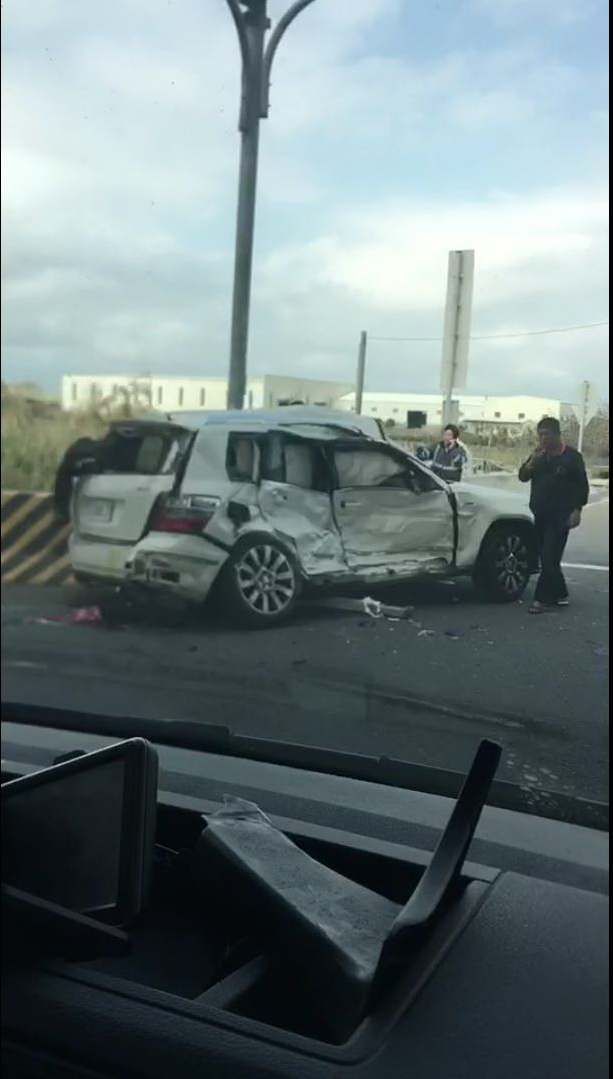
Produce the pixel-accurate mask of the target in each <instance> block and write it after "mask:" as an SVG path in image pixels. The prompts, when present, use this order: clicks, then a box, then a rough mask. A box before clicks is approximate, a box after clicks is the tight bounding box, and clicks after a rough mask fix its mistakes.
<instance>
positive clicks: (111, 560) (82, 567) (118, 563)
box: [68, 533, 134, 584]
mask: <svg viewBox="0 0 613 1079" xmlns="http://www.w3.org/2000/svg"><path fill="white" fill-rule="evenodd" d="M133 546H134V545H133V544H120V543H96V542H95V541H94V540H88V539H83V538H82V537H80V536H78V535H75V534H74V533H73V534H72V535H71V537H70V540H69V542H68V550H69V554H70V562H71V565H72V568H73V570H74V571H75V573H79V574H82V575H83V576H84V577H92V578H96V580H99V581H109V582H111V583H114V584H120V583H121V582H122V581H124V580H125V579H126V563H127V562H128V560H129V558H130V555H131V553H132V550H133Z"/></svg>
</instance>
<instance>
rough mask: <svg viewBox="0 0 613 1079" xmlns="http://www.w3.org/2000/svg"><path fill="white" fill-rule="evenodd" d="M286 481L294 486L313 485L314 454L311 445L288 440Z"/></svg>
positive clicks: (309, 486)
mask: <svg viewBox="0 0 613 1079" xmlns="http://www.w3.org/2000/svg"><path fill="white" fill-rule="evenodd" d="M285 482H286V483H291V484H292V485H293V486H294V487H308V488H312V486H313V454H312V450H311V447H310V446H306V445H302V444H300V443H298V442H288V443H287V444H286V446H285Z"/></svg>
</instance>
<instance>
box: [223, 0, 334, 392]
mask: <svg viewBox="0 0 613 1079" xmlns="http://www.w3.org/2000/svg"><path fill="white" fill-rule="evenodd" d="M226 3H227V5H228V7H229V9H230V14H231V16H232V18H233V20H234V25H235V27H236V33H237V35H238V43H239V46H240V51H241V64H242V82H241V105H240V115H239V122H238V129H239V131H240V134H241V152H240V164H239V173H238V205H237V211H236V241H235V247H234V285H233V290H232V325H231V331H230V369H229V373H228V402H227V403H228V408H233V409H234V408H236V409H241V408H242V407H243V404H244V400H245V390H246V386H247V346H248V341H249V308H250V303H251V273H252V265H253V237H254V230H255V203H256V191H257V177H258V148H259V138H260V120H263V119H265V118H266V117H267V116H268V111H269V104H270V102H269V92H270V73H271V69H272V62H273V59H274V56H275V53H276V51H277V48H278V45H279V42H280V41H281V38H282V37H283V34H284V33H285V31H286V30H287V28H288V26H289V25H290V23H292V22H293V21H294V19H295V18H296V16H297V15H299V14H300V12H301V11H303V10H304V8H306V7H308V6H309V4H312V3H313V0H296V2H295V3H293V4H292V5H291V7H290V8H288V10H287V11H286V12H285V14H284V15H283V16H282V17H281V18H280V19H279V21H278V23H277V25H276V26H275V28H274V30H273V31H272V33H271V35H270V38H269V40H268V43H267V44H266V34H267V31H268V30H269V29H270V26H271V24H270V19H269V18H268V12H267V0H226Z"/></svg>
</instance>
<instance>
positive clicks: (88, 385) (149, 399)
mask: <svg viewBox="0 0 613 1079" xmlns="http://www.w3.org/2000/svg"><path fill="white" fill-rule="evenodd" d="M227 387H228V383H227V379H225V378H207V377H204V376H203V377H202V378H195V377H194V376H187V375H186V376H185V377H183V376H181V375H173V376H161V375H151V376H147V377H146V378H145V377H142V376H141V377H135V376H134V375H64V376H63V378H62V408H64V409H77V408H87V407H89V406H91V405H96V404H100V403H102V402H104V401H106V402H108V403H111V402H113V401H117V402H119V401H121V399H122V397H123V398H124V399H125V398H126V397H129V399H130V400H132V401H133V402H136V401H138V403H140V404H142V405H144V406H146V407H151V408H154V409H159V410H160V411H163V412H167V411H168V412H179V411H181V410H185V411H193V410H194V409H199V408H205V409H213V410H214V409H224V408H225V407H226V395H227ZM352 389H353V386H352V384H351V383H347V382H327V381H319V380H316V379H309V378H301V377H299V376H297V377H295V378H294V377H292V376H291V375H264V376H263V377H262V378H251V379H249V381H248V383H247V392H246V394H245V407H246V408H270V407H271V406H275V405H281V404H288V403H291V402H301V403H303V404H306V405H320V406H323V407H325V408H332V407H334V406H335V405H336V403H337V401H338V400H339V399H340V398H341V397H344V396H345V395H346V394H347V393H349V392H350V391H351V390H352Z"/></svg>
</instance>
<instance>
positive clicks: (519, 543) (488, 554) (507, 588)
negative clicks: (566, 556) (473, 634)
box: [473, 525, 533, 603]
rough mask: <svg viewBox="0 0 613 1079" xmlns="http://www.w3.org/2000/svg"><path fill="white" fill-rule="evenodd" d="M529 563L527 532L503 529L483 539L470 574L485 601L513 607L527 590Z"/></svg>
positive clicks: (518, 529) (511, 528) (529, 551)
mask: <svg viewBox="0 0 613 1079" xmlns="http://www.w3.org/2000/svg"><path fill="white" fill-rule="evenodd" d="M532 562H533V558H532V557H531V548H530V540H529V537H528V536H527V534H526V532H525V531H524V530H523V529H521V528H517V527H514V526H512V525H510V526H504V525H502V526H500V527H498V528H495V529H493V531H492V532H491V534H490V535H489V536H488V537H486V539H485V542H484V544H483V547H482V548H481V553H480V555H479V559H478V562H477V565H476V567H475V571H474V574H473V579H474V582H475V585H476V587H477V589H478V591H479V592H480V593H481V595H482V596H483V597H484V599H488V600H493V601H495V602H497V603H514V602H516V601H517V600H518V599H520V598H521V597H522V595H523V593H524V592H525V590H526V586H527V584H528V581H529V580H530V573H531V564H532Z"/></svg>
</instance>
